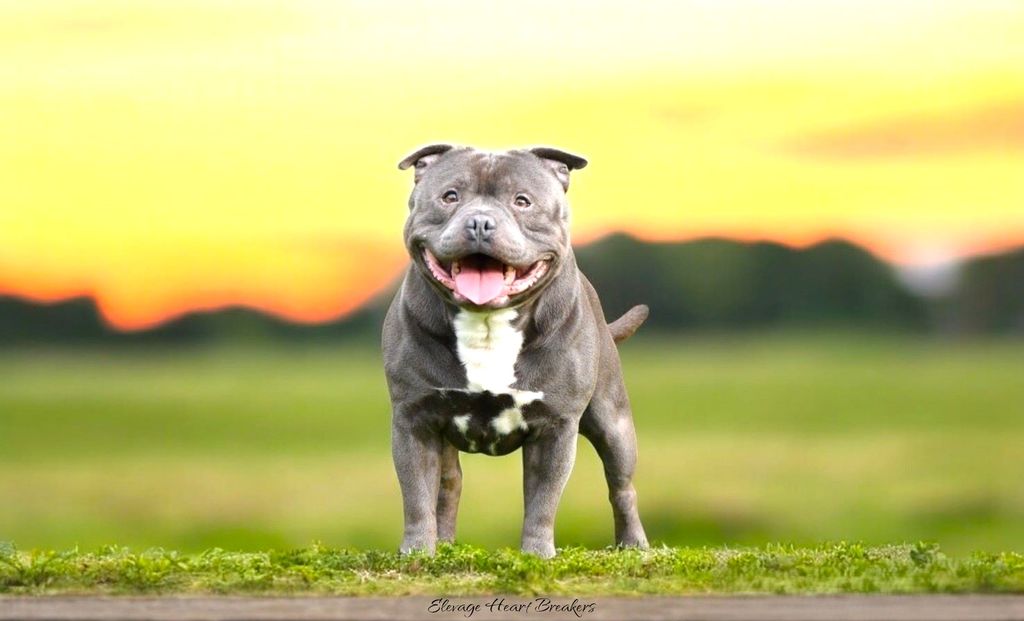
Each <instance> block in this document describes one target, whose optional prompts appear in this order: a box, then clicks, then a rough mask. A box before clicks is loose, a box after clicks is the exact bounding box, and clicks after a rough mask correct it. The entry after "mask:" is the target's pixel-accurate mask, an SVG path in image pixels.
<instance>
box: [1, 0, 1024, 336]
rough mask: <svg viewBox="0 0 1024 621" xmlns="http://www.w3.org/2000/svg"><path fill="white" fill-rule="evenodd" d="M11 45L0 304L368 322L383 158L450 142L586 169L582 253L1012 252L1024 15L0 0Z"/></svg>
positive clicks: (381, 219)
mask: <svg viewBox="0 0 1024 621" xmlns="http://www.w3.org/2000/svg"><path fill="white" fill-rule="evenodd" d="M467 50H472V53H467ZM0 52H2V55H0V58H3V60H2V61H0V79H2V80H3V84H4V87H3V89H2V90H0V104H2V105H3V106H4V109H5V111H6V113H5V115H4V118H3V119H0V133H2V134H3V135H4V136H5V137H6V138H7V139H6V140H4V141H2V142H0V162H3V165H2V166H0V294H10V295H16V296H18V297H21V298H26V299H31V300H37V301H56V300H60V299H66V298H69V297H77V296H81V295H88V296H90V297H91V298H93V299H95V300H96V303H97V305H98V307H99V308H100V310H101V312H102V314H103V316H104V318H105V320H106V321H108V322H110V323H111V324H112V325H113V326H115V327H116V328H118V329H120V330H129V329H142V328H145V327H148V326H153V325H158V324H160V323H163V322H166V321H168V320H170V319H171V318H173V317H176V316H179V315H182V314H185V313H188V312H190V311H195V310H202V309H213V308H222V307H227V306H242V307H248V308H254V309H257V310H261V311H264V312H267V313H271V314H273V315H275V316H279V317H282V318H286V319H288V320H289V321H297V322H304V323H317V322H323V321H330V320H333V319H335V318H337V317H340V316H343V315H345V314H346V313H349V312H352V311H354V310H355V309H357V308H359V307H360V306H361V305H362V304H364V303H365V302H366V301H367V300H368V299H370V298H371V297H372V296H373V295H375V294H376V293H378V292H379V291H381V290H382V289H383V288H384V287H386V286H387V285H388V283H390V282H391V281H393V279H394V278H395V277H396V276H397V274H398V273H399V272H400V270H401V269H402V267H403V266H404V265H405V261H406V254H405V251H404V248H403V247H402V244H401V233H400V232H401V226H402V221H403V220H404V217H405V212H406V208H405V203H406V196H407V193H408V190H409V188H410V187H411V174H410V173H408V171H406V172H405V173H402V172H399V171H398V170H396V168H395V165H396V164H397V162H398V161H399V160H400V159H401V158H402V157H403V156H405V155H406V154H408V153H409V152H411V151H413V150H414V149H415V148H416V147H417V146H419V145H422V144H425V143H430V142H436V141H441V140H444V139H450V141H451V142H455V143H459V144H473V145H476V146H480V147H483V148H488V147H492V146H494V145H511V146H525V145H532V144H551V145H554V146H558V147H561V148H564V149H566V150H568V151H571V152H577V153H580V154H581V155H584V156H586V157H587V158H588V159H589V160H590V166H588V167H587V169H585V170H582V171H579V172H578V173H574V178H573V186H572V190H571V191H570V202H571V203H572V206H573V220H574V221H573V235H574V240H576V241H577V242H580V243H587V242H590V241H593V240H596V239H598V238H600V237H602V236H604V235H607V234H611V233H613V232H615V231H625V232H628V233H630V234H632V235H634V236H636V237H638V238H640V239H644V240H647V241H685V240H693V239H699V238H705V237H721V238H726V239H738V240H745V241H751V240H761V239H763V240H766V241H773V242H778V243H784V244H786V245H790V246H795V247H804V246H807V245H811V244H813V243H815V242H817V241H820V240H823V239H828V238H841V239H846V240H849V241H851V242H853V243H856V244H857V245H859V246H862V247H865V248H867V249H868V250H870V251H871V252H872V253H873V254H875V255H876V256H880V257H882V258H884V259H885V260H887V261H888V262H889V263H891V264H893V265H895V266H897V267H898V268H899V267H902V268H905V269H903V271H904V272H907V271H910V272H913V271H915V270H925V271H927V270H928V269H941V268H942V267H943V266H948V265H950V264H951V263H952V262H955V261H958V260H962V259H963V258H966V257H970V256H975V255H978V254H986V253H993V252H998V251H1000V250H1005V249H1009V248H1013V247H1017V246H1020V245H1022V244H1024V210H1022V209H1021V207H1020V205H1022V204H1024V175H1022V174H1020V170H1022V169H1024V71H1022V70H1021V67H1022V66H1024V5H1022V4H1020V3H1015V2H1010V1H1007V0H983V1H979V2H970V3H963V2H961V3H958V2H953V1H940V2H929V1H926V0H904V1H902V2H899V3H883V2H882V1H881V0H869V1H867V2H853V1H850V0H834V1H831V2H824V3H821V2H812V1H810V0H797V1H794V2H788V3H785V4H783V5H774V6H766V5H763V4H761V3H758V2H754V1H749V0H730V1H724V2H719V3H707V2H699V1H693V2H668V1H664V2H653V3H649V4H644V5H642V6H634V5H632V4H625V3H602V4H599V5H593V4H590V3H585V2H582V1H579V0H573V1H570V2H566V3H563V4H560V5H558V6H555V7H552V6H550V5H549V4H546V3H543V2H539V1H535V0H531V1H529V2H525V3H517V5H516V6H515V7H513V6H511V5H509V6H504V5H494V6H490V5H488V6H480V5H476V4H472V5H471V4H469V3H465V2H443V3H435V4H433V5H431V7H430V8H429V9H428V8H424V7H421V6H419V5H418V4H416V3H413V2H386V3H375V4H372V5H362V4H353V5H343V4H338V3H331V2H326V1H321V0H302V1H299V2H294V3H288V4H287V5H282V4H281V3H276V2H272V1H270V0H260V1H257V2H252V3H246V4H245V5H241V6H240V5H237V4H232V3H228V2H220V1H217V2H200V1H198V0H187V1H185V2H178V3H170V2H165V1H162V0H147V1H144V2H132V1H128V0H107V1H105V2H99V3H81V2H77V1H74V0H55V1H54V2H51V3H46V4H28V5H24V4H23V5H18V4H11V5H5V6H3V7H0Z"/></svg>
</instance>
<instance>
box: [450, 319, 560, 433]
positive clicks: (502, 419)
mask: <svg viewBox="0 0 1024 621" xmlns="http://www.w3.org/2000/svg"><path fill="white" fill-rule="evenodd" d="M516 316H517V313H516V310H515V309H512V308H505V309H501V310H496V311H491V312H480V313H476V312H472V311H467V310H460V311H459V313H458V314H457V315H456V316H455V341H456V351H457V353H458V355H459V361H460V362H462V366H463V367H465V368H466V379H467V384H468V385H467V386H466V389H467V390H469V391H470V392H483V391H485V390H486V391H490V392H491V393H493V394H496V395H501V394H506V395H512V398H513V399H514V400H515V407H513V408H508V409H506V410H504V411H502V412H501V413H500V414H499V415H498V416H496V417H495V418H494V419H493V420H492V421H491V426H492V427H494V430H495V431H497V432H498V433H500V434H502V435H505V434H508V433H511V432H512V431H513V430H515V429H522V430H524V431H525V430H526V429H527V425H526V421H525V420H523V412H522V407H523V406H524V405H527V404H529V403H532V402H534V401H537V400H539V399H543V398H544V393H542V392H534V391H531V390H519V389H516V388H512V384H514V383H515V381H516V361H517V360H518V359H519V352H520V350H521V349H522V347H523V333H522V332H520V331H519V330H517V329H516V328H515V326H513V325H512V322H513V321H515V319H516ZM456 424H457V425H458V423H456Z"/></svg>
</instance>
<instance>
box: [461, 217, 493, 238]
mask: <svg viewBox="0 0 1024 621" xmlns="http://www.w3.org/2000/svg"><path fill="white" fill-rule="evenodd" d="M496 228H498V223H497V222H495V220H494V218H492V217H491V216H488V215H485V214H475V215H472V216H470V217H468V218H466V237H467V238H468V239H469V240H470V241H490V239H491V235H492V234H493V233H494V229H496Z"/></svg>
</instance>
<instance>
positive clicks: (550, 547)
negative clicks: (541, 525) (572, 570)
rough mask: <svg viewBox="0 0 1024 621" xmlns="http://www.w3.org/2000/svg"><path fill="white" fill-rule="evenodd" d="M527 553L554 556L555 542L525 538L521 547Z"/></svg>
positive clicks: (543, 556)
mask: <svg viewBox="0 0 1024 621" xmlns="http://www.w3.org/2000/svg"><path fill="white" fill-rule="evenodd" d="M521 549H522V551H523V552H524V553H525V554H533V555H536V556H539V557H541V558H552V557H554V556H555V542H553V541H539V540H526V539H524V540H523V545H522V547H521Z"/></svg>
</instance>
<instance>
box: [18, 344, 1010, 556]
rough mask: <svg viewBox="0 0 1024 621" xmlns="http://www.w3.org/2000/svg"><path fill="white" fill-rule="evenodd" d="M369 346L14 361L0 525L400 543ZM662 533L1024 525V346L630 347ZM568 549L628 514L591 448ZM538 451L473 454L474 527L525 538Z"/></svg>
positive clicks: (815, 537) (489, 534) (283, 541)
mask: <svg viewBox="0 0 1024 621" xmlns="http://www.w3.org/2000/svg"><path fill="white" fill-rule="evenodd" d="M378 356H379V354H378V353H377V351H376V349H375V348H373V347H372V344H366V343H348V344H341V345H338V346H332V347H309V346H282V347H277V348H266V347H258V346H257V347H245V346H238V347H209V348H199V349H196V348H192V349H177V350H175V349H171V350H156V351H154V350H136V351H132V350H116V349H115V350H96V349H92V350H89V349H87V350H79V351H73V352H69V351H66V350H65V351H60V350H56V351H55V350H45V349H43V350H24V351H22V352H21V353H10V352H8V353H5V354H3V355H0V377H3V382H0V411H3V413H4V416H3V440H2V444H3V450H2V451H0V498H2V499H3V509H2V510H0V534H2V538H3V539H8V540H13V541H14V542H16V543H17V544H18V545H19V546H20V547H22V548H32V547H68V546H73V545H81V546H84V547H86V548H88V547H92V546H96V545H100V544H106V543H118V544H123V545H131V546H164V547H169V548H180V549H184V550H201V549H204V548H208V547H222V548H228V549H260V548H266V547H275V548H281V547H291V546H301V545H305V544H308V543H310V542H311V541H314V540H320V541H323V542H324V543H326V544H329V545H332V546H358V547H381V548H385V549H388V548H392V547H394V546H395V545H396V543H397V540H398V536H399V534H400V529H401V524H400V518H401V508H400V500H399V494H398V486H397V483H396V481H395V480H394V475H393V473H392V470H391V463H390V454H389V412H388V403H387V398H386V391H385V387H384V383H383V377H382V373H381V370H380V365H379V360H378ZM623 356H624V361H625V368H626V374H627V381H628V383H629V385H630V387H631V389H632V395H633V403H634V409H635V412H636V421H637V427H638V429H639V438H640V447H641V461H640V468H639V474H638V478H637V488H638V490H639V494H640V502H641V508H642V513H643V516H644V518H645V519H646V522H647V526H648V529H649V533H650V536H651V537H652V538H653V539H654V540H656V541H660V542H665V543H669V544H679V545H697V544H728V545H737V544H744V543H758V542H766V541H786V542H791V543H804V542H807V543H809V542H817V541H822V540H834V539H854V540H863V541H865V542H869V543H882V542H893V541H907V540H914V541H916V540H920V539H928V540H935V541H937V542H939V543H940V544H941V545H942V546H943V548H944V549H945V550H946V551H947V552H951V553H966V552H968V551H970V550H975V549H984V550H1020V549H1021V542H1022V541H1024V485H1022V480H1024V479H1022V475H1024V472H1022V470H1021V465H1020V464H1021V453H1022V450H1024V444H1022V438H1024V415H1022V414H1024V411H1022V404H1024V382H1022V381H1021V378H1022V377H1024V348H1021V347H1020V346H1019V343H1012V344H1006V343H1000V342H997V341H992V340H981V341H975V342H955V341H941V340H934V339H924V338H915V337H893V336H892V335H875V336H866V335H864V334H856V333H853V334H851V333H803V334H800V333H762V334H759V335H746V336H731V337H721V336H719V337H708V336H703V337H701V336H691V337H678V336H677V337H673V338H651V336H650V335H648V338H646V339H645V338H638V339H637V340H636V341H635V342H630V343H627V344H626V345H625V346H624V347H623ZM581 443H582V444H581V450H580V453H579V454H580V459H579V462H578V464H577V466H576V469H575V471H574V473H573V475H572V479H571V481H570V483H569V487H568V490H567V492H566V495H565V498H564V500H563V503H562V508H561V511H560V513H559V518H558V541H559V543H560V544H570V543H579V544H585V545H588V546H598V547H600V546H604V545H607V544H608V543H609V542H610V541H611V514H610V509H609V507H608V505H607V501H606V497H605V487H604V483H603V480H602V477H601V470H600V465H599V462H598V460H597V458H596V456H595V455H594V453H593V450H592V449H591V448H590V447H589V445H587V444H586V441H585V440H581ZM518 457H519V456H518V454H513V455H511V456H508V457H505V458H491V457H485V456H463V467H464V470H465V473H466V484H465V491H464V497H463V504H462V512H461V518H460V525H459V538H460V539H461V540H464V541H467V542H471V543H476V544H481V545H485V546H491V547H499V546H515V545H516V544H517V541H518V529H519V526H520V520H521V517H520V516H521V504H522V500H521V491H520V474H521V468H520V463H519V459H518Z"/></svg>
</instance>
